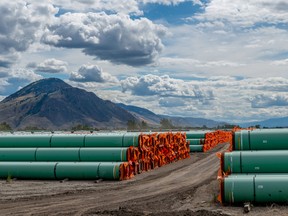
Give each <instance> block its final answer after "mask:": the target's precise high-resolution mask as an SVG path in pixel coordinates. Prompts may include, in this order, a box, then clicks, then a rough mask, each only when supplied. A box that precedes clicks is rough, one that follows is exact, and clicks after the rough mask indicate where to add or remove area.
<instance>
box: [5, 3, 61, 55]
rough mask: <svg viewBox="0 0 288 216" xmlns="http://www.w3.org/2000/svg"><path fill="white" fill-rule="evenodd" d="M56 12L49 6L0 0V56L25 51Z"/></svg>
mask: <svg viewBox="0 0 288 216" xmlns="http://www.w3.org/2000/svg"><path fill="white" fill-rule="evenodd" d="M56 12H57V10H56V9H55V8H54V7H53V6H52V5H51V4H41V3H40V4H39V3H38V4H36V3H35V4H27V3H26V2H25V1H19V0H16V1H8V0H2V1H1V2H0V14H1V19H0V54H1V55H2V54H7V53H12V54H13V53H14V52H23V51H26V50H27V49H28V48H29V46H30V45H31V44H32V43H34V42H35V40H36V39H37V37H38V34H39V32H41V31H43V29H44V28H45V25H46V23H47V22H49V20H50V19H51V17H52V15H53V14H55V13H56Z"/></svg>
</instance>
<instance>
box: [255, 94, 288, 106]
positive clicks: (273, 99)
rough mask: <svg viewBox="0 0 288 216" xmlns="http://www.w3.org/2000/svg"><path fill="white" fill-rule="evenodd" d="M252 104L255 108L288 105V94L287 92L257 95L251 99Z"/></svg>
mask: <svg viewBox="0 0 288 216" xmlns="http://www.w3.org/2000/svg"><path fill="white" fill-rule="evenodd" d="M251 106H252V107H253V108H267V107H272V106H286V107H288V96H287V94H283V93H282V94H280V93H277V94H272V95H264V94H260V95H256V96H255V97H254V98H253V99H252V100H251Z"/></svg>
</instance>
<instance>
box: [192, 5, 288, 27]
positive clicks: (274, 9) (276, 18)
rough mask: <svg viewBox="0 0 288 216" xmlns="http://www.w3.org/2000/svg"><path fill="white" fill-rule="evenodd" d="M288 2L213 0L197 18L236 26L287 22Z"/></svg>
mask: <svg viewBox="0 0 288 216" xmlns="http://www.w3.org/2000/svg"><path fill="white" fill-rule="evenodd" d="M287 5H288V4H287V3H285V2H284V1H283V0H274V1H271V0H246V1H242V0H233V1H230V0H211V1H210V2H209V3H207V5H206V7H205V12H204V13H203V14H199V15H198V16H197V19H199V20H201V21H204V20H208V21H210V20H223V21H225V22H228V23H231V24H232V25H235V26H241V27H251V26H253V25H255V24H258V23H259V24H264V23H266V24H267V23H268V24H277V23H287V21H288V14H287V10H285V9H284V8H288V6H287Z"/></svg>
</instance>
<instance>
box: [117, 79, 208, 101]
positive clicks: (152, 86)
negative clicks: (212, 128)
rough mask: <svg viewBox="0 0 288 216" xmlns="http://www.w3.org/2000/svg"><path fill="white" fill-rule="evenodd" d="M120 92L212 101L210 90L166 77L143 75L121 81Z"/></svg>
mask: <svg viewBox="0 0 288 216" xmlns="http://www.w3.org/2000/svg"><path fill="white" fill-rule="evenodd" d="M121 85H122V91H123V92H126V91H129V92H131V93H132V94H133V95H139V96H151V95H158V96H161V97H183V98H193V99H197V100H199V101H202V102H204V101H206V100H212V99H213V92H212V91H211V90H210V89H207V88H204V87H200V86H198V85H194V86H193V85H191V84H190V83H188V82H185V81H183V80H180V79H173V78H170V77H169V76H167V75H163V76H157V75H152V74H148V75H144V76H141V77H128V78H126V79H125V80H122V81H121Z"/></svg>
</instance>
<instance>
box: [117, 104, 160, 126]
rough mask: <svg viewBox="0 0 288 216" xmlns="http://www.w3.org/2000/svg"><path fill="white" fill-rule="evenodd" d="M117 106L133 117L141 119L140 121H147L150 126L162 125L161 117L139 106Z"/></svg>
mask: <svg viewBox="0 0 288 216" xmlns="http://www.w3.org/2000/svg"><path fill="white" fill-rule="evenodd" d="M117 105H118V106H120V107H121V108H123V109H125V110H126V111H128V112H130V113H131V114H132V115H133V116H135V118H137V119H139V120H140V121H145V122H147V124H149V125H154V126H159V125H160V120H161V117H160V116H159V115H156V114H155V113H153V112H151V111H150V110H148V109H144V108H141V107H137V106H131V105H125V104H123V103H118V104H117Z"/></svg>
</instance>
